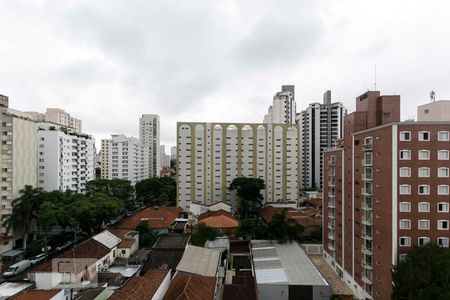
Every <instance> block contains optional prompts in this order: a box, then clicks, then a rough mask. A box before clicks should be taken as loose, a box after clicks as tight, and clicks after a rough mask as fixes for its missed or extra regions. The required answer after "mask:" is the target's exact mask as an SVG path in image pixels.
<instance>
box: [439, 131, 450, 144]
mask: <svg viewBox="0 0 450 300" xmlns="http://www.w3.org/2000/svg"><path fill="white" fill-rule="evenodd" d="M448 140H449V134H448V131H439V132H438V141H444V142H447V141H448Z"/></svg>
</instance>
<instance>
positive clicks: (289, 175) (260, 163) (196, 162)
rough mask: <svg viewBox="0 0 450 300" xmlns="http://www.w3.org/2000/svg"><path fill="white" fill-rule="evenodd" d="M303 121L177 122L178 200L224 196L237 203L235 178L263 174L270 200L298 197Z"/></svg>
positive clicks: (210, 200)
mask: <svg viewBox="0 0 450 300" xmlns="http://www.w3.org/2000/svg"><path fill="white" fill-rule="evenodd" d="M299 151H300V144H299V126H298V125H296V124H293V125H289V124H258V123H256V124H255V123H248V124H247V123H190V122H178V123H177V175H178V176H177V188H178V192H177V197H178V198H177V199H178V206H180V207H181V208H183V209H184V210H189V208H190V204H191V203H194V202H198V203H202V204H206V205H209V204H213V203H217V202H220V201H223V202H225V203H228V204H230V205H231V206H232V207H233V208H235V201H234V200H235V195H234V192H230V191H229V190H228V187H229V186H230V183H231V182H232V181H233V179H234V178H236V177H242V176H245V177H255V178H261V179H264V181H265V184H266V189H265V190H264V191H262V194H263V196H264V200H265V202H279V201H295V202H296V201H298V196H299V180H298V178H299V172H300V166H299V157H300V155H299Z"/></svg>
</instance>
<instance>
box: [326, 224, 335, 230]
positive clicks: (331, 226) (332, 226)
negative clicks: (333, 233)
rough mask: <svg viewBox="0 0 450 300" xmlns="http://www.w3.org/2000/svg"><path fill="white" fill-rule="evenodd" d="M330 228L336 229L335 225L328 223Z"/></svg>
mask: <svg viewBox="0 0 450 300" xmlns="http://www.w3.org/2000/svg"><path fill="white" fill-rule="evenodd" d="M328 228H329V229H331V230H334V229H336V227H335V226H334V223H331V222H328Z"/></svg>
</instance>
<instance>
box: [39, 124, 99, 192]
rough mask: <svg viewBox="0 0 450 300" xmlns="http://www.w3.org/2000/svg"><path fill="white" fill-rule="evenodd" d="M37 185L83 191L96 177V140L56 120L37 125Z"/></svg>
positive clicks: (46, 188) (45, 188)
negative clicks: (57, 123) (59, 124)
mask: <svg viewBox="0 0 450 300" xmlns="http://www.w3.org/2000/svg"><path fill="white" fill-rule="evenodd" d="M37 135H38V173H39V174H38V186H39V187H41V188H42V189H44V190H45V191H54V190H59V191H67V190H71V191H75V192H78V193H82V192H84V191H85V185H86V183H87V182H88V181H91V180H94V179H95V156H96V151H95V141H94V139H93V138H92V136H90V135H87V134H80V133H76V132H75V131H74V130H72V129H70V128H66V127H64V126H58V125H55V124H53V123H39V125H38V131H37Z"/></svg>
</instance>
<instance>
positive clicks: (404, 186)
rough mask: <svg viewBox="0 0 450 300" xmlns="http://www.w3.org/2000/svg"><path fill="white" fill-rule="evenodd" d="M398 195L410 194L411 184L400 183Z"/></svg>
mask: <svg viewBox="0 0 450 300" xmlns="http://www.w3.org/2000/svg"><path fill="white" fill-rule="evenodd" d="M400 195H411V186H410V185H409V184H402V185H400Z"/></svg>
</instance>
